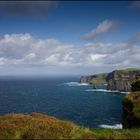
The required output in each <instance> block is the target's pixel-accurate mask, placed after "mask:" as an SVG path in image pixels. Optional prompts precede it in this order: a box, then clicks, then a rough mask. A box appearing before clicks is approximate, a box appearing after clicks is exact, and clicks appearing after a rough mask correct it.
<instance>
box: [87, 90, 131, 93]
mask: <svg viewBox="0 0 140 140" xmlns="http://www.w3.org/2000/svg"><path fill="white" fill-rule="evenodd" d="M86 91H100V92H119V93H122V94H129V92H123V91H119V90H107V89H87V90H86Z"/></svg>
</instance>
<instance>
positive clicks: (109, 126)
mask: <svg viewBox="0 0 140 140" xmlns="http://www.w3.org/2000/svg"><path fill="white" fill-rule="evenodd" d="M99 127H100V128H109V129H122V124H115V125H108V124H101V125H99Z"/></svg>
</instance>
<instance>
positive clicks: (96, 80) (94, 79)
mask: <svg viewBox="0 0 140 140" xmlns="http://www.w3.org/2000/svg"><path fill="white" fill-rule="evenodd" d="M106 76H107V73H101V74H95V75H89V76H81V78H80V83H88V84H93V85H94V84H106V83H107V81H106Z"/></svg>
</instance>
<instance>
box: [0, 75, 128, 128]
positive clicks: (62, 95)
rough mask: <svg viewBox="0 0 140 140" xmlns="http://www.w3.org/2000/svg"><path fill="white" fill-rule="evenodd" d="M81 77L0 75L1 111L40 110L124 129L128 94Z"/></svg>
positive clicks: (78, 121)
mask: <svg viewBox="0 0 140 140" xmlns="http://www.w3.org/2000/svg"><path fill="white" fill-rule="evenodd" d="M79 78H80V77H78V76H75V77H0V114H1V115H2V114H6V113H12V112H14V113H25V114H28V113H31V112H40V113H46V114H48V115H51V116H55V117H57V118H59V119H63V120H69V121H72V122H74V123H76V124H79V125H82V126H87V127H92V128H98V127H106V128H121V127H122V126H121V118H122V100H123V98H124V96H125V95H124V94H122V93H120V92H118V91H113V92H112V91H108V90H106V85H99V86H97V89H93V87H92V86H91V85H88V84H85V83H83V84H80V83H79V82H78V81H79Z"/></svg>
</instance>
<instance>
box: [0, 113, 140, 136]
mask: <svg viewBox="0 0 140 140" xmlns="http://www.w3.org/2000/svg"><path fill="white" fill-rule="evenodd" d="M0 139H140V129H123V130H112V129H89V128H85V127H82V126H77V125H76V124H74V123H72V122H69V121H62V120H59V119H56V118H55V117H50V116H48V115H44V114H40V113H32V114H28V115H24V114H7V115H4V116H0Z"/></svg>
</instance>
